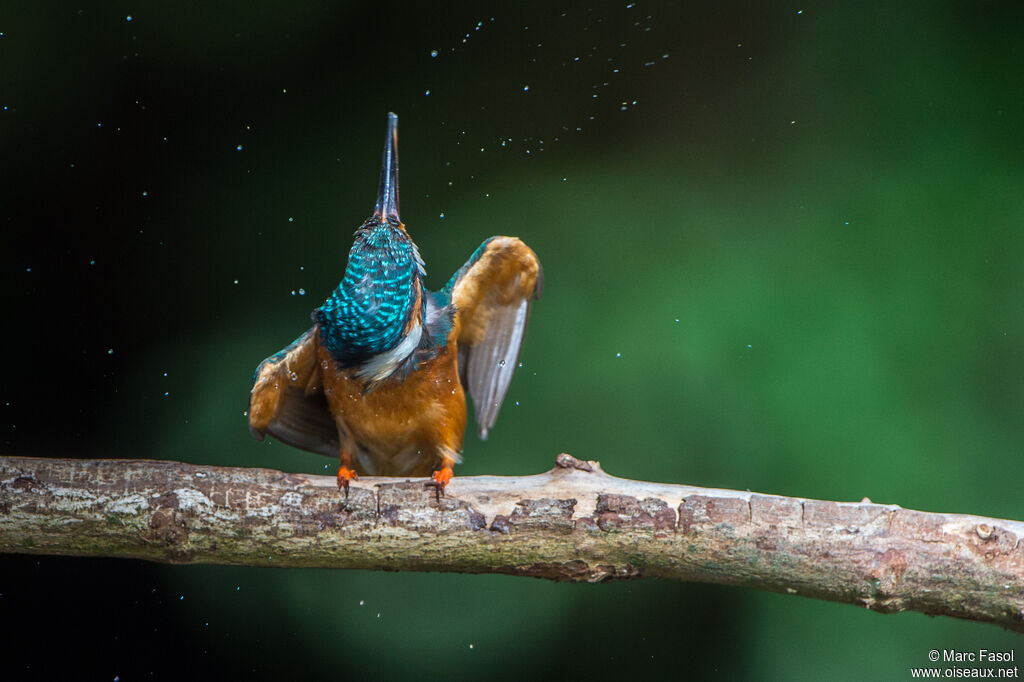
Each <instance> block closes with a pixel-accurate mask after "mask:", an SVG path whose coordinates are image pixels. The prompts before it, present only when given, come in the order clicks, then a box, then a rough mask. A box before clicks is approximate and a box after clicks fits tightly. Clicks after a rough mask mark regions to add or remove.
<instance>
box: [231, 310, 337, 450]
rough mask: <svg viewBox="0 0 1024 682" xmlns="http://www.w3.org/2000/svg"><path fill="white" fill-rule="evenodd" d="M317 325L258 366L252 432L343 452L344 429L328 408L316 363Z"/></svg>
mask: <svg viewBox="0 0 1024 682" xmlns="http://www.w3.org/2000/svg"><path fill="white" fill-rule="evenodd" d="M316 333H317V328H316V327H313V328H312V329H309V330H308V331H307V332H306V333H305V334H303V335H302V336H300V337H299V338H297V339H295V341H293V342H292V343H291V345H289V346H288V347H287V348H285V349H283V350H281V351H278V352H277V353H275V354H273V355H271V356H270V357H269V358H267V359H266V360H264V361H263V362H261V363H260V366H259V367H257V368H256V375H255V377H254V380H253V386H252V393H251V394H250V396H249V431H251V432H252V435H253V436H255V437H256V439H257V440H263V437H264V436H265V435H266V434H270V435H271V436H273V437H274V438H276V439H277V440H279V441H281V442H282V443H286V444H288V445H291V446H293V447H296V448H300V449H302V450H308V451H310V452H317V453H320V454H322V455H328V456H330V457H337V456H338V430H337V427H336V426H335V424H334V420H333V419H332V418H331V413H330V412H329V411H328V409H327V399H326V398H325V397H324V391H323V386H322V384H321V382H320V373H319V372H318V371H317V367H316V339H315V336H316Z"/></svg>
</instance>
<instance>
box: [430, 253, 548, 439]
mask: <svg viewBox="0 0 1024 682" xmlns="http://www.w3.org/2000/svg"><path fill="white" fill-rule="evenodd" d="M542 284H543V271H542V270H541V266H540V261H539V260H538V259H537V254H535V253H534V252H533V250H532V249H530V247H528V246H527V245H526V244H524V243H523V242H522V241H520V240H519V239H517V238H515V237H491V238H490V239H488V240H487V241H485V242H484V243H483V244H481V245H480V247H479V248H478V249H477V250H476V252H475V253H474V254H473V255H472V256H471V257H470V259H469V261H468V262H467V263H466V264H465V265H463V266H462V267H461V268H459V271H458V272H456V273H455V275H453V276H452V278H451V280H450V281H449V282H448V285H447V286H446V287H445V290H446V291H448V292H449V293H450V295H451V300H452V303H453V304H454V306H455V324H456V333H457V335H458V337H457V338H458V347H459V374H460V376H461V377H462V383H463V384H464V385H465V386H466V388H467V389H468V390H469V394H470V396H472V398H473V406H474V408H475V409H476V422H477V427H478V429H479V433H480V437H481V438H486V437H487V432H488V431H490V429H491V427H492V426H494V420H495V419H497V417H498V410H499V409H500V408H501V403H502V401H503V400H504V399H505V393H507V392H508V386H509V382H511V381H512V373H513V372H514V371H515V368H516V363H517V360H518V358H519V348H520V347H521V346H522V343H523V333H524V332H525V331H526V319H527V317H528V316H529V314H530V302H531V301H532V300H533V299H535V298H539V297H540V292H541V286H542Z"/></svg>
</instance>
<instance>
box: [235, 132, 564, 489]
mask: <svg viewBox="0 0 1024 682" xmlns="http://www.w3.org/2000/svg"><path fill="white" fill-rule="evenodd" d="M398 208H399V203H398V117H397V116H396V115H395V114H394V113H389V114H388V125H387V137H386V138H385V144H384V155H383V163H382V167H381V172H380V183H379V186H378V192H377V202H376V204H375V206H374V210H373V214H372V215H371V216H370V217H369V218H367V219H366V220H365V221H364V222H363V224H362V225H361V226H360V227H359V228H358V229H357V230H356V231H355V236H354V240H353V244H352V247H351V249H350V251H349V254H348V262H347V264H346V266H345V272H344V275H343V276H342V279H341V282H340V283H339V284H338V286H337V287H336V288H335V289H334V290H333V292H332V293H331V294H330V296H328V298H327V300H326V301H325V302H324V304H323V305H321V306H320V307H318V308H316V309H315V310H314V311H313V312H312V322H313V325H312V327H310V328H309V329H307V330H306V331H305V332H304V333H303V334H302V335H300V336H299V337H298V338H297V339H295V340H294V341H293V342H292V343H291V344H289V345H288V346H287V347H285V348H284V349H282V350H280V351H278V352H277V353H275V354H273V355H271V356H270V357H268V358H266V359H265V360H263V362H261V363H260V364H259V366H258V367H257V369H256V372H255V374H254V376H253V386H252V390H251V393H250V396H249V410H248V421H249V430H250V432H251V433H252V435H253V436H254V437H255V438H256V439H257V440H261V441H262V440H263V439H264V437H265V436H267V435H270V436H272V437H274V438H275V439H277V440H278V441H281V442H282V443H286V444H288V445H291V446H293V447H296V448H300V449H302V450H307V451H310V452H316V453H320V454H324V455H327V456H330V457H338V460H339V466H338V473H337V481H338V486H339V488H344V490H345V494H346V496H347V495H348V489H349V482H350V481H352V480H354V479H357V478H358V477H359V476H360V475H366V476H399V477H401V476H407V477H419V476H424V477H425V476H428V475H429V476H430V480H429V481H428V482H427V483H426V485H428V486H434V487H435V490H436V492H437V494H438V495H439V496H440V495H441V494H442V493H443V491H444V488H445V486H447V484H448V482H449V481H450V480H451V479H452V476H453V469H452V468H453V466H454V465H455V464H456V463H459V462H461V457H462V449H463V448H462V445H463V435H464V432H465V428H466V419H467V417H466V393H469V395H470V397H471V398H472V400H473V404H474V409H475V415H476V426H477V430H478V433H479V435H480V438H481V439H482V440H486V438H487V436H488V434H489V432H490V431H491V428H492V427H493V426H494V422H495V419H496V418H497V415H498V411H499V409H500V408H501V404H502V401H503V400H504V398H505V395H506V393H507V391H508V387H509V383H510V381H511V380H512V375H513V373H514V372H515V369H516V366H517V364H518V358H519V352H520V348H521V346H522V342H523V335H524V332H525V330H526V323H527V319H528V318H529V314H530V308H531V304H532V302H533V301H534V300H537V299H539V298H540V294H541V290H542V288H543V279H544V276H543V269H542V268H541V264H540V261H539V260H538V258H537V255H536V254H535V253H534V252H533V250H532V249H531V248H530V247H528V246H527V245H526V244H524V243H523V242H522V241H521V240H520V239H518V238H517V237H507V236H493V237H489V238H488V239H485V240H484V242H483V243H482V244H480V246H479V247H478V248H477V249H476V250H475V251H474V252H473V254H472V255H471V256H470V257H469V260H468V261H466V263H465V264H464V265H463V266H462V267H460V268H459V269H458V270H457V271H456V272H455V274H453V275H452V276H451V278H450V279H449V280H448V282H447V283H446V284H445V285H444V286H443V287H442V288H441V289H439V290H438V291H429V290H427V289H426V288H425V286H424V279H425V277H426V269H425V266H424V263H423V259H422V258H421V257H420V252H419V249H418V248H417V246H416V244H415V243H414V242H413V240H412V237H410V236H409V232H408V231H407V229H406V226H405V224H404V223H403V222H402V219H401V218H400V217H399V211H398Z"/></svg>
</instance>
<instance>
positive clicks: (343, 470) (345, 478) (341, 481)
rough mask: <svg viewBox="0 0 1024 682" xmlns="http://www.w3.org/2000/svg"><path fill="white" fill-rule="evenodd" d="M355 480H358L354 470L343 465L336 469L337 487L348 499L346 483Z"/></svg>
mask: <svg viewBox="0 0 1024 682" xmlns="http://www.w3.org/2000/svg"><path fill="white" fill-rule="evenodd" d="M356 478H359V475H358V474H356V472H355V470H353V469H350V468H348V467H347V466H345V465H342V466H340V467H338V487H339V488H344V489H345V497H348V482H349V481H351V480H353V479H356Z"/></svg>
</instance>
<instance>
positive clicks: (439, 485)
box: [427, 467, 452, 501]
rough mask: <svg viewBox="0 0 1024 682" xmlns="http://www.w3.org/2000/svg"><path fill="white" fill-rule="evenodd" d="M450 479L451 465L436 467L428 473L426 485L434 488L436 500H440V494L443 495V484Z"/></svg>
mask: <svg viewBox="0 0 1024 682" xmlns="http://www.w3.org/2000/svg"><path fill="white" fill-rule="evenodd" d="M450 480H452V468H451V467H444V468H443V469H438V470H437V471H435V472H434V473H433V474H431V475H430V482H429V483H427V486H428V487H431V488H433V489H434V494H435V495H436V496H437V499H438V501H440V500H441V495H444V489H445V486H447V485H448V481H450Z"/></svg>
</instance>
